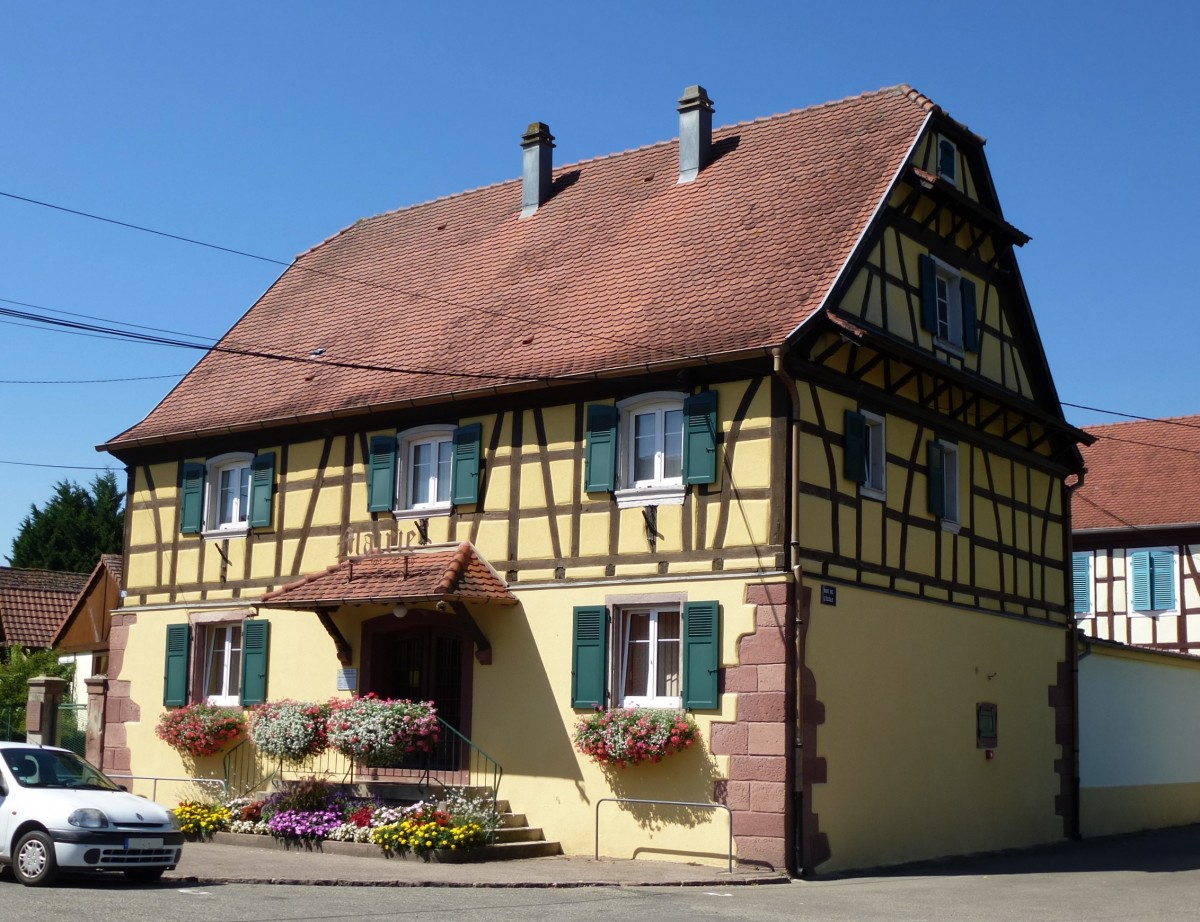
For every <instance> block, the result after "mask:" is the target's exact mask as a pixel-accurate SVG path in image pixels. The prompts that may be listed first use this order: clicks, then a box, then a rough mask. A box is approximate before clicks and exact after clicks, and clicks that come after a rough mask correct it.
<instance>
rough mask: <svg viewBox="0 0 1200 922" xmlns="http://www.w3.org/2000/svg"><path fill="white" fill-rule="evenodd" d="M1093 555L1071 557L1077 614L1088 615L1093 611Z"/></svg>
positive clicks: (1082, 554)
mask: <svg viewBox="0 0 1200 922" xmlns="http://www.w3.org/2000/svg"><path fill="white" fill-rule="evenodd" d="M1091 562H1092V555H1091V554H1090V553H1078V554H1072V555H1071V585H1072V588H1073V593H1074V596H1075V614H1077V615H1086V614H1088V612H1090V611H1091V610H1092V578H1091V577H1092V566H1091Z"/></svg>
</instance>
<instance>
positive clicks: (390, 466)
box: [367, 435, 396, 512]
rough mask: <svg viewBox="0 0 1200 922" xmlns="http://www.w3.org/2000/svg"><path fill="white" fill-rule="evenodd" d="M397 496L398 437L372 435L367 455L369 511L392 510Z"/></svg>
mask: <svg viewBox="0 0 1200 922" xmlns="http://www.w3.org/2000/svg"><path fill="white" fill-rule="evenodd" d="M395 497H396V437H395V436H394V435H373V436H371V447H370V454H369V455H368V457H367V511H368V512H390V511H391V509H392V506H393V505H394V503H395Z"/></svg>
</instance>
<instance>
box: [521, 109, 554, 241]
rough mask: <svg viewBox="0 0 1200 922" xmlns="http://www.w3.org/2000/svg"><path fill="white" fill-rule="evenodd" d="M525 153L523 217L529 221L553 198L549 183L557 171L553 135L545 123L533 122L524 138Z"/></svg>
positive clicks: (522, 180) (522, 145) (522, 185)
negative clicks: (553, 152)
mask: <svg viewBox="0 0 1200 922" xmlns="http://www.w3.org/2000/svg"><path fill="white" fill-rule="evenodd" d="M521 148H522V149H523V150H524V151H525V163H524V169H523V171H522V174H521V217H522V218H527V217H529V216H530V215H531V214H533V213H534V212H535V211H537V210H538V206H539V205H541V204H543V203H544V202H545V201H546V200H547V199H548V198H550V183H551V179H552V176H551V174H552V173H553V171H554V155H553V154H552V153H551V152H552V151H553V150H554V135H552V134H550V126H549V125H547V124H546V123H545V122H530V123H529V127H528V128H526V129H525V134H524V135H523V136H522V137H521Z"/></svg>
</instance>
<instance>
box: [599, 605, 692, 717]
mask: <svg viewBox="0 0 1200 922" xmlns="http://www.w3.org/2000/svg"><path fill="white" fill-rule="evenodd" d="M612 612H613V619H612V630H613V637H612V644H611V646H610V649H611V650H612V651H613V654H612V692H613V698H614V699H615V702H616V706H617V707H654V708H681V707H683V605H682V604H680V603H679V602H659V603H651V604H641V605H619V606H615V607H614V608H613V609H612ZM664 613H667V614H673V615H674V616H675V619H676V624H677V626H678V634H677V636H676V638H675V639H676V641H677V643H678V644H679V651H678V654H677V655H676V658H675V662H676V675H675V682H676V685H677V687H678V690H679V694H678V695H658V694H657V693H656V691H655V689H656V688H657V685H658V671H659V670H658V667H659V663H658V653H659V640H658V623H659V616H660V615H662V614H664ZM640 615H647V616H649V617H650V619H651V620H650V622H649V624H650V631H649V637H648V639H647V640H646V645H647V660H648V666H647V672H646V694H643V695H626V694H625V680H626V677H627V675H628V669H629V649H630V639H629V631H628V629H627V624H628V623H629V620H630V619H631V618H633V617H635V616H640Z"/></svg>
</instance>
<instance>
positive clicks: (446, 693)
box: [369, 626, 463, 769]
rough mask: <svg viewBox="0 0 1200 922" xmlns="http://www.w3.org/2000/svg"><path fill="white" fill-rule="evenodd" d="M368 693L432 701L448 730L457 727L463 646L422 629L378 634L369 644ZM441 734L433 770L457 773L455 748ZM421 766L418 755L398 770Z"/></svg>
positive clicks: (442, 634) (441, 633) (459, 723)
mask: <svg viewBox="0 0 1200 922" xmlns="http://www.w3.org/2000/svg"><path fill="white" fill-rule="evenodd" d="M372 646H373V652H372V656H371V676H370V684H371V687H370V689H369V691H372V692H374V693H375V694H377V695H379V697H381V698H407V699H409V700H412V701H432V702H433V703H434V704H435V705H436V706H437V712H438V716H440V717H441V718H442V720H444V721H446V723H448V724H450V726H452V727H454V728H456V729H458V728H460V727H461V726H462V716H463V715H462V694H463V693H462V680H463V644H462V641H461V640H460V639H459V638H458V637H456V636H454V635H453V634H450V633H447V632H446V631H444V630H439V629H438V628H437V627H432V626H423V627H414V628H410V629H407V630H400V631H395V632H389V633H386V634H378V635H376V636H375V638H374V640H373V643H372ZM448 736H449V734H447V733H443V734H442V737H441V739H440V741H439V744H438V749H437V752H436V753H435V754H434V760H433V765H432V766H431V767H432V768H439V769H448V768H457V767H458V766H457V765H456V764H454V763H455V761H456V759H455V757H454V751H455V750H456V749H457V747H456V746H453V745H452V743H451V742H450V740H449V739H448V738H447V737H448ZM424 766H425V757H424V754H423V753H417V754H415V755H414V756H413V758H412V759H405V761H404V763H403V765H401V766H397V767H403V768H416V767H421V768H423V767H424Z"/></svg>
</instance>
